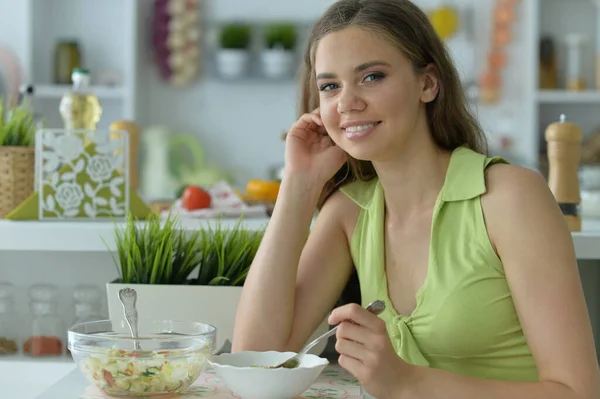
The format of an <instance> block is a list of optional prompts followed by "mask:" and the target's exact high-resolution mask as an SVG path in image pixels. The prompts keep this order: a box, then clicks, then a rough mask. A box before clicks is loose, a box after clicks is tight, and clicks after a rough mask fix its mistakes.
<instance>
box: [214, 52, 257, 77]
mask: <svg viewBox="0 0 600 399" xmlns="http://www.w3.org/2000/svg"><path fill="white" fill-rule="evenodd" d="M249 59H250V54H249V52H248V51H246V50H230V49H220V50H219V51H218V52H217V68H218V70H219V74H220V75H221V76H222V77H224V78H228V79H233V78H239V77H241V76H243V75H244V74H245V73H246V72H247V70H248V63H249Z"/></svg>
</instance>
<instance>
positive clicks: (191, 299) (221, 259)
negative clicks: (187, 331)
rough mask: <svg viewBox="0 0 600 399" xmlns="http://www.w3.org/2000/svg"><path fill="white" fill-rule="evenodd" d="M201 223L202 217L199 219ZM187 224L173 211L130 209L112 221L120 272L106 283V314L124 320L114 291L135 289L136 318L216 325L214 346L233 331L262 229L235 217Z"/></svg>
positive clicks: (114, 259)
mask: <svg viewBox="0 0 600 399" xmlns="http://www.w3.org/2000/svg"><path fill="white" fill-rule="evenodd" d="M197 223H198V226H199V227H200V226H201V225H202V224H204V222H202V221H200V220H199V221H198V222H197ZM206 225H207V227H203V228H198V229H193V230H189V229H186V228H185V227H183V226H182V225H181V224H180V222H179V220H178V218H177V217H176V216H173V215H169V216H168V217H166V218H164V219H162V218H161V217H160V216H158V215H156V214H153V215H151V216H150V217H149V218H148V219H146V220H144V221H143V222H142V221H137V220H136V219H135V218H133V217H132V216H131V215H129V216H128V218H127V219H126V221H125V222H124V225H122V224H120V225H117V226H116V227H115V231H114V238H115V244H116V251H115V253H114V254H112V256H113V262H114V264H115V265H116V267H117V271H118V275H119V278H118V279H116V280H114V281H112V282H111V283H108V284H107V295H108V306H109V315H110V319H111V320H113V321H117V323H118V324H119V325H120V323H122V322H123V321H124V317H123V309H122V306H121V304H120V302H119V299H118V291H119V289H121V288H124V287H131V288H134V289H135V290H136V291H137V293H138V302H137V307H138V312H139V317H140V320H142V319H153V320H154V319H159V320H186V321H189V320H192V321H200V322H204V323H209V324H213V325H215V326H216V327H217V336H218V339H217V340H218V342H217V345H218V346H217V347H221V346H222V345H223V344H224V343H225V341H226V340H231V338H232V335H233V321H234V318H235V311H236V309H237V303H238V301H239V296H240V294H241V289H242V285H243V284H244V281H245V279H246V275H247V274H248V270H249V269H250V265H251V264H252V261H253V259H254V256H255V254H256V251H257V250H258V247H259V245H260V242H261V240H262V237H263V234H264V228H260V229H248V228H246V227H245V225H244V224H243V220H242V219H239V220H237V221H235V222H226V221H210V222H209V223H207V224H206Z"/></svg>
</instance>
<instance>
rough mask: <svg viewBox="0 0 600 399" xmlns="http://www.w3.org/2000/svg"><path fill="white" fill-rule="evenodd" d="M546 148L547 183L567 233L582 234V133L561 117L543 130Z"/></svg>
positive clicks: (577, 127) (573, 124)
mask: <svg viewBox="0 0 600 399" xmlns="http://www.w3.org/2000/svg"><path fill="white" fill-rule="evenodd" d="M545 136H546V143H547V145H548V163H549V173H548V184H549V186H550V190H551V191H552V193H553V194H554V197H555V198H556V201H557V202H558V205H559V206H560V209H561V211H562V213H563V215H564V216H565V219H566V221H567V226H568V228H569V231H581V217H580V216H579V203H580V201H581V197H580V193H579V177H578V174H577V171H578V169H579V162H580V158H581V141H582V138H583V133H582V131H581V129H580V128H579V126H578V125H576V124H575V123H572V122H567V121H566V117H565V115H564V114H562V115H560V121H559V122H554V123H551V124H550V125H549V126H548V127H547V129H546V135H545Z"/></svg>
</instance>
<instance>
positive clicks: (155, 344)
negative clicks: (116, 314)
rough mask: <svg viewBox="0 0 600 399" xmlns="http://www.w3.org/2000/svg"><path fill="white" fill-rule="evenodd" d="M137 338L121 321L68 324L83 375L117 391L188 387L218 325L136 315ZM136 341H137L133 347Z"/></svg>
mask: <svg viewBox="0 0 600 399" xmlns="http://www.w3.org/2000/svg"><path fill="white" fill-rule="evenodd" d="M138 329H139V338H138V339H137V340H134V339H133V338H131V334H130V332H129V328H128V326H127V324H126V323H125V321H119V322H112V321H110V320H101V321H92V322H86V323H81V324H76V325H74V326H72V327H71V328H70V329H69V332H68V334H69V335H68V342H69V343H68V347H69V350H70V351H71V354H72V356H73V360H74V361H75V363H76V364H77V367H78V368H79V370H81V372H82V373H83V375H84V376H85V377H86V379H87V380H88V381H89V382H90V383H92V384H94V385H95V386H96V387H98V388H99V389H101V390H102V391H103V392H104V393H105V394H107V395H110V396H117V397H142V396H146V397H149V396H150V397H159V396H166V395H170V394H173V393H176V392H180V391H183V390H185V389H187V388H189V387H190V385H192V384H193V383H194V381H196V379H197V378H198V377H199V376H200V374H201V373H202V372H203V371H204V370H205V368H206V367H207V366H208V361H209V360H210V358H211V356H212V353H213V352H214V350H215V342H216V333H217V329H216V328H215V327H214V326H212V325H210V324H205V323H200V322H192V321H173V320H140V322H139V326H138ZM136 341H137V344H139V346H138V348H141V349H138V350H136V349H135V348H136Z"/></svg>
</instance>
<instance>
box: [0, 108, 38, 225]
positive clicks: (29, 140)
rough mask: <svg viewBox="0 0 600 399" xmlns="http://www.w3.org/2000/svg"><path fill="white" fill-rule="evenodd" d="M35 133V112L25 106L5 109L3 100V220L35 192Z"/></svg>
mask: <svg viewBox="0 0 600 399" xmlns="http://www.w3.org/2000/svg"><path fill="white" fill-rule="evenodd" d="M35 132H36V125H35V122H34V116H33V111H31V110H30V109H29V107H26V106H24V105H19V106H15V107H11V108H9V109H5V107H4V102H3V101H2V100H1V99H0V217H5V216H6V215H8V214H9V213H10V212H11V211H12V210H14V209H15V208H16V207H17V206H18V205H20V204H21V203H22V202H23V201H25V200H26V199H27V198H28V197H29V196H31V194H33V191H34V176H35V148H34V145H35Z"/></svg>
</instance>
